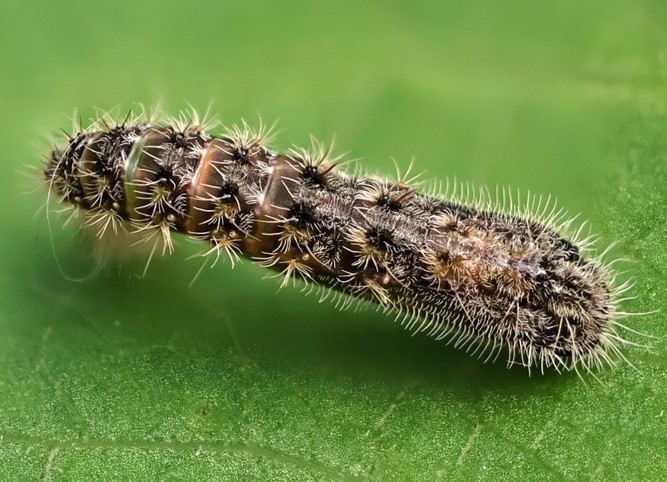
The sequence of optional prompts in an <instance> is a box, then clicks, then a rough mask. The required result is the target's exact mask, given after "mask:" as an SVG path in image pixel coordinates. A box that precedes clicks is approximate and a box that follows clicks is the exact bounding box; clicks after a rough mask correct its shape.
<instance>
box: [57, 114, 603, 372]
mask: <svg viewBox="0 0 667 482" xmlns="http://www.w3.org/2000/svg"><path fill="white" fill-rule="evenodd" d="M333 167H334V166H332V165H330V164H329V163H328V162H327V160H326V159H324V158H322V157H321V156H319V157H318V155H317V153H312V154H307V153H301V154H296V153H293V154H292V155H281V154H277V153H275V152H273V151H271V150H269V149H268V148H266V147H265V146H264V145H263V144H262V142H261V139H259V138H257V137H252V136H245V137H243V136H241V137H240V136H238V135H237V136H234V135H232V134H229V135H226V136H219V137H216V136H211V135H208V134H207V133H205V132H204V131H203V130H201V129H199V128H185V129H180V130H179V129H177V128H173V127H169V126H161V125H158V126H147V125H141V124H137V125H132V126H117V127H114V128H110V129H103V130H89V131H85V132H82V133H79V134H77V135H76V136H75V137H74V138H72V139H71V140H70V142H69V144H68V146H67V147H66V148H65V149H64V150H62V151H60V150H56V151H54V152H53V153H52V155H51V156H50V158H49V161H48V163H47V167H46V170H45V174H46V178H47V180H48V181H49V183H50V186H51V189H52V191H53V192H54V193H55V194H57V195H58V196H59V197H60V198H61V199H62V201H63V202H65V203H71V204H73V205H74V206H76V207H78V208H81V209H83V210H85V211H86V212H87V216H88V217H89V219H92V220H93V221H96V220H100V219H101V220H105V219H107V218H105V216H106V217H109V218H113V219H114V220H116V219H117V220H119V222H120V223H121V224H123V225H124V226H126V227H127V229H129V230H131V231H132V230H134V231H139V232H142V233H143V232H145V233H146V235H147V236H148V235H150V234H151V233H154V232H155V231H156V230H157V231H159V232H160V233H161V235H162V238H163V239H164V241H165V242H166V243H167V244H170V238H169V236H170V233H171V232H180V233H183V234H186V235H190V236H195V237H197V238H201V239H203V240H207V241H208V242H209V243H210V244H211V246H212V247H213V248H216V249H218V250H222V249H226V248H231V249H233V250H235V251H239V252H240V253H242V254H243V255H245V256H247V257H249V258H251V259H253V260H256V261H260V262H261V263H262V264H263V265H264V266H267V267H270V268H272V269H275V270H278V271H283V272H285V275H286V276H295V277H301V278H304V279H306V280H312V281H315V282H317V283H319V284H323V285H328V286H330V287H332V288H335V289H337V290H341V291H344V292H346V293H350V294H352V295H354V296H356V297H361V298H365V299H370V300H373V301H375V302H377V303H379V304H381V305H382V306H383V307H385V308H387V309H396V310H398V311H399V312H400V313H403V314H404V322H406V323H407V324H408V326H410V327H414V328H415V329H418V330H422V331H427V332H428V333H430V334H433V335H436V336H439V337H444V336H448V335H450V334H451V335H453V337H454V338H453V339H455V340H457V344H459V345H464V346H469V344H470V343H479V342H481V343H482V345H483V346H484V348H489V349H490V352H491V354H493V353H494V352H495V351H496V350H499V349H501V348H503V347H506V348H508V349H509V351H510V361H511V362H513V361H515V359H516V361H517V362H518V363H521V364H523V365H526V366H529V367H530V366H540V367H542V368H543V367H547V366H554V367H555V368H556V369H557V370H560V369H570V368H572V367H575V366H576V365H577V364H580V363H581V364H583V365H584V366H585V367H586V368H588V367H589V366H590V365H591V364H598V360H599V358H600V356H604V355H601V354H603V353H604V352H605V350H606V349H607V348H608V347H609V345H610V344H611V342H610V340H609V338H608V335H609V334H610V333H611V334H613V333H614V331H613V328H612V324H613V313H614V306H613V299H612V296H611V294H610V289H609V287H608V285H607V283H606V281H605V276H604V273H603V272H602V271H601V270H602V268H600V267H599V265H598V263H597V262H595V261H590V260H586V259H583V258H582V257H581V255H580V252H579V249H578V248H577V246H575V245H574V244H572V243H570V242H569V241H568V240H566V239H565V238H564V237H562V236H561V235H560V234H558V233H557V232H556V231H555V230H554V229H552V228H551V227H548V226H546V225H544V224H541V223H538V222H534V221H531V220H527V219H525V218H523V217H520V216H517V215H509V214H503V213H499V212H495V211H491V210H477V209H473V208H470V207H466V206H464V205H461V204H457V203H454V202H450V201H447V200H444V199H441V198H438V197H433V196H427V195H423V194H419V193H418V192H416V189H415V188H414V187H412V186H409V185H407V184H405V183H402V182H397V183H392V182H389V181H386V180H383V179H380V178H376V177H363V176H362V177H357V176H352V175H349V174H345V173H341V172H337V171H335V170H334V169H333ZM91 224H94V223H93V222H91ZM101 234H103V233H100V235H101ZM476 346H479V345H476Z"/></svg>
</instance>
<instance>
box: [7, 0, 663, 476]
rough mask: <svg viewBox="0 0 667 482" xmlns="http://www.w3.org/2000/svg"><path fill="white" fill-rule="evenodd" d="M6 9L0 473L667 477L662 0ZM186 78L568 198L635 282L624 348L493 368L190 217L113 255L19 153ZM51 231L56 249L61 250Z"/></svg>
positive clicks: (486, 176)
mask: <svg viewBox="0 0 667 482" xmlns="http://www.w3.org/2000/svg"><path fill="white" fill-rule="evenodd" d="M15 3H16V4H15V5H7V6H5V7H4V8H3V18H2V19H0V50H1V52H0V53H2V58H3V59H4V60H3V72H4V74H3V76H2V77H0V87H1V88H2V91H3V92H5V93H6V96H5V98H3V109H2V110H1V111H0V125H2V128H3V129H4V135H3V139H4V144H3V146H4V147H3V149H4V150H3V153H4V155H3V159H4V161H2V165H1V167H2V169H3V175H2V177H0V196H1V198H0V201H1V202H2V206H3V229H2V234H1V235H0V248H1V250H0V478H2V479H3V480H4V479H7V480H33V479H42V480H94V479H101V480H290V481H291V480H332V479H333V480H336V479H345V480H348V479H350V480H352V479H362V480H363V479H370V480H605V481H606V480H623V481H627V480H663V479H665V478H667V436H666V435H665V434H666V433H667V342H666V341H665V332H666V329H667V322H666V321H665V313H666V312H667V222H666V221H665V219H666V217H665V206H666V205H667V182H666V181H667V141H666V139H667V137H666V136H665V133H666V132H667V88H666V87H665V78H666V76H667V70H666V66H665V52H666V51H667V27H665V25H667V8H666V7H665V5H664V4H663V3H662V2H657V1H650V0H649V1H646V2H641V3H634V2H626V1H623V0H608V1H603V0H594V1H591V2H585V3H584V4H581V3H582V2H575V1H566V2H556V3H553V4H547V3H545V2H524V1H521V0H512V1H509V2H491V1H473V2H437V1H433V2H430V3H423V4H421V5H419V6H415V5H408V3H406V2H398V1H396V2H337V3H330V4H321V3H319V2H317V3H315V2H296V1H295V2H253V3H250V2H232V1H228V2H209V3H202V4H200V5H197V6H186V5H185V4H183V3H178V4H177V3H174V4H173V5H168V4H165V2H162V4H160V5H159V6H149V5H140V4H139V5H138V4H136V2H122V1H118V2H113V4H110V5H106V4H104V5H103V4H99V5H94V4H91V3H90V2H87V3H83V2H82V3H81V4H79V5H76V4H75V3H74V2H70V3H69V4H67V5H62V4H60V3H52V4H50V5H43V6H39V7H37V6H35V7H33V8H31V9H30V11H27V9H26V7H24V6H20V5H19V4H18V2H15ZM157 100H162V101H163V103H164V108H165V110H168V111H171V112H172V113H176V112H177V111H178V109H180V108H182V107H185V106H186V105H187V104H186V101H189V102H191V103H192V104H193V105H195V106H197V107H199V108H201V109H202V110H204V109H205V107H206V106H207V104H208V103H209V102H213V110H214V111H217V112H221V113H223V114H224V117H222V118H221V120H223V121H224V122H225V123H228V124H231V123H234V122H238V121H240V119H241V118H246V120H248V121H249V122H250V123H256V121H257V112H260V113H261V115H262V117H263V119H265V120H266V121H268V122H272V121H274V120H275V119H278V118H280V123H279V127H280V128H281V129H280V130H281V132H280V135H279V138H278V140H277V143H278V145H277V147H278V148H280V149H285V148H287V147H289V146H290V144H291V143H295V144H306V143H307V142H308V135H309V134H311V133H312V134H314V135H316V136H317V137H318V138H320V139H323V140H328V139H330V138H331V137H332V136H333V135H336V141H337V142H336V144H337V146H339V147H338V148H337V149H338V151H339V152H340V151H343V152H344V151H348V150H349V152H350V154H348V157H350V158H363V159H362V160H361V161H360V164H361V165H363V166H365V167H366V168H367V169H368V170H370V171H373V172H384V173H388V174H392V173H393V171H394V167H393V164H392V162H391V158H392V157H393V158H395V159H396V160H397V161H396V162H397V164H399V165H400V166H403V167H406V166H407V165H408V164H409V162H410V159H411V158H412V157H414V158H415V168H416V170H417V171H421V170H425V171H426V173H427V174H425V176H424V178H425V179H428V178H431V177H432V178H435V179H440V180H444V179H445V178H446V177H448V178H450V179H452V178H454V177H456V178H457V179H458V180H461V181H464V182H468V181H470V182H472V183H475V184H487V185H489V186H491V187H492V190H493V187H494V186H495V185H510V186H512V187H514V188H518V189H520V190H521V191H522V192H526V191H528V190H529V191H531V192H532V193H542V194H544V195H547V194H552V195H554V196H556V197H557V198H558V199H559V203H560V205H562V206H563V207H565V208H566V209H568V210H569V211H570V212H572V213H578V212H581V213H582V214H581V218H582V219H589V220H590V221H591V226H592V231H593V232H594V233H599V234H600V236H601V243H600V246H601V247H604V246H606V245H607V244H609V243H612V242H616V243H617V245H616V247H615V248H614V249H613V251H612V254H611V256H612V258H613V257H618V258H624V259H627V260H628V261H626V262H623V263H620V264H619V265H617V268H618V269H619V270H621V271H626V270H627V271H629V272H628V274H624V275H621V279H620V280H621V281H622V280H623V279H627V278H631V279H634V280H635V282H636V284H635V287H634V288H633V290H632V295H634V296H635V298H634V299H631V300H627V301H625V302H624V303H623V306H622V308H623V310H625V311H628V312H632V313H648V314H644V315H641V316H632V317H628V318H626V319H625V320H623V323H625V324H627V325H628V326H629V327H630V328H632V329H633V330H636V331H637V332H641V333H645V334H647V335H651V336H653V337H655V338H652V339H651V338H646V337H643V336H641V335H638V334H635V333H633V332H625V333H624V335H625V336H626V337H627V338H628V339H629V340H631V341H632V342H635V343H638V344H640V345H642V344H648V345H650V348H646V347H642V346H637V347H633V346H629V347H627V348H625V349H624V353H625V355H626V356H627V358H628V359H629V360H630V362H631V363H632V364H633V365H634V366H635V367H636V369H635V368H633V367H631V366H630V365H629V364H626V363H624V364H621V365H620V366H619V367H618V368H617V369H605V370H603V371H601V372H599V373H597V378H598V379H599V380H596V378H595V377H592V376H586V375H585V376H584V377H583V379H584V380H581V379H580V378H578V377H577V376H576V375H574V374H565V375H557V374H555V373H547V374H546V375H539V374H533V376H532V377H528V376H527V374H526V373H525V372H524V371H523V370H521V369H506V368H505V367H504V364H503V363H502V362H498V363H494V364H483V363H482V362H481V361H479V360H477V359H475V358H470V357H469V356H468V355H466V354H465V353H461V352H459V351H457V350H455V349H454V348H452V347H451V346H446V345H445V344H443V343H439V342H436V341H434V340H432V339H429V338H426V337H423V336H421V335H416V336H414V337H412V336H410V333H409V332H406V331H404V330H403V329H402V328H401V327H400V325H399V324H397V323H394V322H393V319H392V318H390V317H385V316H383V315H382V314H380V313H376V312H374V311H372V310H366V311H359V312H354V311H344V312H339V311H337V310H336V308H335V307H334V306H333V305H329V304H320V303H318V301H317V297H315V296H304V294H303V293H301V292H300V291H299V290H298V289H292V288H288V289H284V290H282V291H280V292H279V293H278V294H276V290H277V287H278V283H277V282H276V280H262V277H263V275H265V274H266V273H265V272H264V271H263V270H262V269H261V268H259V267H257V266H254V265H250V264H249V263H246V264H244V265H242V266H240V267H237V268H236V269H234V270H232V269H231V267H230V266H229V264H228V263H221V264H219V265H218V266H216V267H215V269H213V270H209V269H206V270H204V271H203V272H202V275H201V276H200V277H199V279H198V280H197V281H196V283H195V284H194V285H193V286H192V287H191V286H189V285H190V282H191V281H192V279H193V277H194V275H195V273H196V272H197V270H198V268H199V264H198V261H197V260H190V261H188V260H186V258H187V257H188V255H190V254H193V253H196V252H197V249H198V248H199V247H197V246H194V245H191V243H188V242H186V240H181V241H180V243H179V250H178V251H177V253H176V254H175V255H173V256H171V257H167V258H162V259H157V260H154V261H153V263H152V265H151V267H150V269H149V270H148V274H147V276H146V277H145V278H137V277H130V276H129V274H130V273H131V272H132V269H131V268H128V269H127V270H125V271H124V272H123V273H121V274H120V275H116V274H110V275H99V276H93V277H90V278H88V279H85V280H83V281H79V282H73V281H69V280H68V279H67V278H66V277H65V276H63V274H61V273H60V272H59V270H58V265H57V263H56V259H55V258H54V253H55V255H57V257H58V260H59V262H60V264H61V265H62V267H63V269H64V271H65V272H66V273H67V274H68V275H70V276H72V277H77V276H81V275H85V274H87V273H90V271H91V270H92V264H91V262H90V259H89V258H87V257H86V256H84V255H83V253H84V251H83V250H81V249H80V248H79V247H78V245H77V244H76V243H74V244H72V245H70V241H72V240H71V238H72V237H73V235H74V233H75V231H76V228H75V227H74V225H73V224H72V225H70V226H68V227H66V228H65V229H64V230H61V229H60V225H61V223H60V222H54V224H53V226H52V229H53V235H52V236H51V234H50V232H49V229H48V227H47V224H46V218H45V216H44V212H43V211H42V212H41V213H40V214H39V215H37V216H36V217H34V214H35V212H36V211H37V210H38V209H39V207H40V205H42V204H43V203H44V202H45V199H46V194H45V190H44V189H41V188H38V189H37V190H36V191H33V192H30V194H28V195H26V194H25V192H26V191H31V190H32V188H33V187H36V186H37V185H38V181H34V182H33V178H37V177H38V174H35V175H33V176H32V178H26V177H25V176H23V175H22V173H21V172H19V171H21V169H22V167H21V166H22V165H24V164H30V165H34V166H39V155H40V154H41V153H42V152H46V151H47V150H48V148H49V145H50V142H48V141H47V142H42V143H41V147H39V149H38V150H36V149H35V148H34V145H35V144H36V143H37V144H40V143H39V142H35V140H36V139H39V138H40V136H42V137H44V138H46V139H49V138H50V137H49V136H48V134H47V133H48V132H53V131H56V130H57V129H58V128H59V127H64V128H69V125H68V124H69V123H68V121H67V120H66V119H65V117H64V116H65V115H67V114H70V113H71V112H72V110H73V109H74V108H79V109H81V111H82V113H83V115H82V116H83V117H84V119H85V118H86V117H87V116H89V115H94V111H93V110H92V106H101V107H102V108H112V107H114V106H116V105H121V106H122V108H126V107H129V106H130V105H131V103H132V102H145V103H146V104H148V105H149V106H150V105H154V104H155V103H156V101H157ZM52 242H53V248H52Z"/></svg>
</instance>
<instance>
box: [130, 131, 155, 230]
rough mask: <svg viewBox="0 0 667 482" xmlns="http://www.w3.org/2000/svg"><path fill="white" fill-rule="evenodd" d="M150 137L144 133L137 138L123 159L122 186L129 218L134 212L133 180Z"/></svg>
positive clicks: (144, 154) (135, 190) (135, 205)
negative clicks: (123, 173)
mask: <svg viewBox="0 0 667 482" xmlns="http://www.w3.org/2000/svg"><path fill="white" fill-rule="evenodd" d="M150 137H151V136H149V135H145V134H144V135H143V136H141V137H140V138H139V140H138V141H137V142H135V143H134V146H132V150H131V151H130V154H129V155H128V156H127V160H126V161H125V182H124V183H123V186H124V189H125V206H126V209H127V214H128V216H129V217H130V218H134V216H133V215H132V214H133V213H136V207H137V202H136V201H137V198H136V193H137V189H136V183H135V180H136V178H137V172H138V171H139V168H140V166H141V163H142V160H143V159H144V156H146V152H145V151H144V148H145V147H146V146H147V145H148V144H149V140H150Z"/></svg>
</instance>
